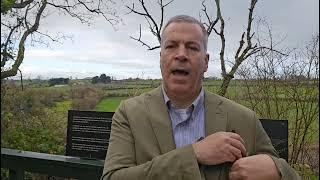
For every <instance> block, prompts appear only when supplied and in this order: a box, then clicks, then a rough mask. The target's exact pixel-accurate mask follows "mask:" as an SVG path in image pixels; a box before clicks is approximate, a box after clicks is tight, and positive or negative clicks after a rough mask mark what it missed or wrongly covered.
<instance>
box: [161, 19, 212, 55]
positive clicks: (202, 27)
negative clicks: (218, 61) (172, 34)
mask: <svg viewBox="0 0 320 180" xmlns="http://www.w3.org/2000/svg"><path fill="white" fill-rule="evenodd" d="M177 22H186V23H193V24H197V25H199V26H200V27H201V30H202V34H203V45H204V49H205V51H207V47H208V32H207V30H206V28H205V27H204V26H203V24H202V23H201V22H200V21H198V20H197V19H195V18H194V17H191V16H188V15H177V16H174V17H172V18H170V19H169V21H168V22H167V24H166V25H165V26H164V28H163V30H162V33H161V44H162V39H163V32H164V31H165V30H166V28H167V27H168V26H169V25H170V24H171V23H177Z"/></svg>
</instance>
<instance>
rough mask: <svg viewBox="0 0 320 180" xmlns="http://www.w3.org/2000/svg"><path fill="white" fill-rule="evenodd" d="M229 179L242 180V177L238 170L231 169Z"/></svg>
mask: <svg viewBox="0 0 320 180" xmlns="http://www.w3.org/2000/svg"><path fill="white" fill-rule="evenodd" d="M229 180H241V177H240V176H239V175H238V173H237V172H236V171H230V173H229Z"/></svg>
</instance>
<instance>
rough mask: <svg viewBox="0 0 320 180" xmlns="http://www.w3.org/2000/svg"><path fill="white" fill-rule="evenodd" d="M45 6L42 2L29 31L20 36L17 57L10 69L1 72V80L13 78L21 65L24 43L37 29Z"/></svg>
mask: <svg viewBox="0 0 320 180" xmlns="http://www.w3.org/2000/svg"><path fill="white" fill-rule="evenodd" d="M46 5H47V0H42V4H41V6H40V8H39V11H38V12H37V15H36V19H35V22H34V24H33V26H32V27H31V28H30V29H27V30H26V31H25V32H24V33H23V35H22V38H21V40H20V43H19V50H18V55H17V58H16V60H15V61H14V64H13V65H12V67H11V69H9V70H4V71H1V79H4V78H7V77H10V76H15V75H16V74H17V71H18V68H19V66H20V65H21V63H22V61H23V58H24V50H25V46H24V44H25V41H26V39H27V37H28V36H29V35H30V34H32V33H33V32H35V31H36V30H37V29H38V27H39V22H40V18H41V15H42V13H43V10H44V9H45V7H46Z"/></svg>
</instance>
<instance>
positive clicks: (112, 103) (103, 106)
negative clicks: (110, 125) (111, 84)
mask: <svg viewBox="0 0 320 180" xmlns="http://www.w3.org/2000/svg"><path fill="white" fill-rule="evenodd" d="M127 98H128V97H105V98H103V99H102V100H101V101H100V103H99V104H97V106H96V108H95V109H94V110H95V111H105V112H114V111H115V110H116V109H117V108H118V106H119V105H120V102H121V101H122V100H124V99H127Z"/></svg>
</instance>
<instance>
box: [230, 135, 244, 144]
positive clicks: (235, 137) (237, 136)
mask: <svg viewBox="0 0 320 180" xmlns="http://www.w3.org/2000/svg"><path fill="white" fill-rule="evenodd" d="M228 135H229V137H231V138H233V139H237V140H238V141H240V142H241V143H242V144H243V145H245V142H244V140H243V139H242V137H241V136H240V135H239V134H237V133H233V132H228Z"/></svg>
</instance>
